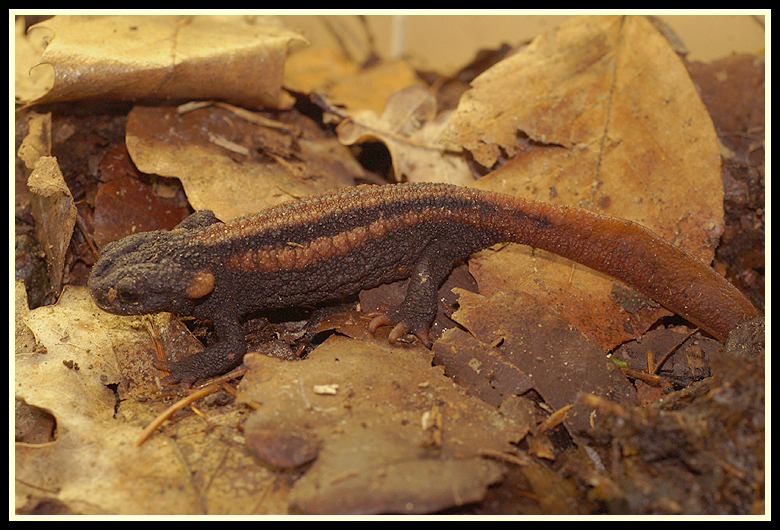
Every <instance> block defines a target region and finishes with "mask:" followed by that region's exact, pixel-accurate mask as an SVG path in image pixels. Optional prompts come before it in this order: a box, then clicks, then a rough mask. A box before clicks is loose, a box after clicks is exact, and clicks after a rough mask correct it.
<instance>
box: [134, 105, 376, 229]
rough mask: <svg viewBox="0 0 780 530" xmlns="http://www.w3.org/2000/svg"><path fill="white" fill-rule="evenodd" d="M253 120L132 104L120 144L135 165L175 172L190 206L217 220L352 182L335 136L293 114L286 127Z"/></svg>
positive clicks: (353, 167)
mask: <svg viewBox="0 0 780 530" xmlns="http://www.w3.org/2000/svg"><path fill="white" fill-rule="evenodd" d="M256 121H257V120H255V121H250V120H248V119H247V116H242V115H241V114H237V113H235V112H231V111H230V110H227V109H223V108H217V107H208V108H201V109H198V110H194V111H191V112H187V113H185V114H181V113H179V112H177V109H176V108H174V107H136V108H134V109H133V110H132V111H130V114H129V115H128V120H127V149H128V151H129V152H130V155H131V156H132V158H133V162H134V163H135V164H136V166H137V167H138V169H139V170H141V171H143V172H144V173H154V174H157V175H163V176H166V177H177V178H179V179H180V180H181V181H182V185H183V186H184V189H185V191H186V193H187V198H188V200H189V202H190V204H191V205H192V207H193V208H195V209H196V210H199V209H203V208H208V209H210V210H212V211H214V213H215V214H216V215H217V217H218V218H219V219H221V220H223V221H227V220H230V219H233V218H235V217H238V216H240V215H245V214H247V213H252V212H257V211H259V210H261V209H263V208H265V207H267V206H273V205H276V204H279V203H282V202H285V201H288V200H291V199H295V198H299V197H303V196H305V195H309V194H312V193H321V192H325V191H327V190H330V189H333V188H338V187H341V186H349V185H353V184H354V178H355V177H358V176H361V175H362V174H363V170H362V168H361V167H360V165H359V164H358V163H357V162H356V161H355V160H354V158H353V157H352V155H351V154H350V153H349V151H348V150H347V149H346V148H345V147H344V146H342V145H341V144H339V142H338V140H336V139H335V138H332V137H327V136H325V135H324V134H322V133H321V132H320V131H319V129H318V128H317V127H316V126H314V127H307V125H308V122H307V120H306V118H304V117H303V116H301V115H297V114H296V115H295V116H294V120H293V121H294V122H295V124H294V125H293V124H287V125H289V127H287V128H279V127H268V126H266V125H262V124H259V123H257V122H256ZM296 127H297V128H298V132H295V131H294V130H293V129H296ZM301 131H303V132H302V133H301V134H299V133H300V132H301Z"/></svg>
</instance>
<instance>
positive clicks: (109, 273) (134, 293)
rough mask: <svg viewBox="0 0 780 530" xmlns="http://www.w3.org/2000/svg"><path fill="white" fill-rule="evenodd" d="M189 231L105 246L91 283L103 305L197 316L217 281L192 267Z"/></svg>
mask: <svg viewBox="0 0 780 530" xmlns="http://www.w3.org/2000/svg"><path fill="white" fill-rule="evenodd" d="M187 232H189V231H178V230H177V231H172V232H166V231H154V232H143V233H139V234H133V235H130V236H127V237H125V238H123V239H121V240H119V241H115V242H113V243H110V244H109V245H106V246H105V247H104V248H103V251H102V253H101V256H100V259H99V260H98V262H97V263H96V264H95V266H94V267H93V268H92V274H91V275H90V277H89V281H88V283H87V286H88V288H89V292H90V294H91V295H92V298H93V299H94V300H95V303H96V304H97V305H98V307H100V308H101V309H103V310H104V311H107V312H109V313H113V314H116V315H142V314H147V313H159V312H161V311H169V312H172V313H178V314H192V310H193V308H194V307H195V305H196V303H197V302H198V299H199V298H202V297H204V296H206V295H208V294H209V293H210V292H211V290H212V289H213V286H214V278H213V276H211V274H210V273H209V272H208V271H203V270H197V269H195V268H193V267H192V260H191V259H189V258H188V256H189V257H190V258H191V257H192V256H190V254H192V250H191V249H190V247H189V246H188V244H187V243H188V241H189V240H190V238H191V235H190V234H189V233H187Z"/></svg>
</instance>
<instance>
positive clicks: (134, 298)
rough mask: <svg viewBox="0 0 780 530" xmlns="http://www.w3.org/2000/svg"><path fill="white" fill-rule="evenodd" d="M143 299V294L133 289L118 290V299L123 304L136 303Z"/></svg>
mask: <svg viewBox="0 0 780 530" xmlns="http://www.w3.org/2000/svg"><path fill="white" fill-rule="evenodd" d="M142 299H143V296H142V295H140V294H138V293H137V292H134V291H120V292H119V301H120V302H122V303H123V304H128V305H136V304H138V302H140V301H141V300H142Z"/></svg>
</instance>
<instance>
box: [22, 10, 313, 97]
mask: <svg viewBox="0 0 780 530" xmlns="http://www.w3.org/2000/svg"><path fill="white" fill-rule="evenodd" d="M43 28H46V29H48V30H50V31H51V32H52V36H51V42H50V44H49V46H48V47H47V48H46V50H45V51H44V53H43V56H42V57H41V64H49V65H51V66H52V67H53V69H54V86H53V87H52V89H51V90H50V91H49V92H47V93H46V94H44V95H42V96H41V97H39V98H38V99H35V100H34V101H32V102H30V103H33V104H40V103H50V102H54V101H75V100H86V99H95V98H99V99H119V100H134V99H144V98H154V99H166V98H170V99H220V100H225V101H230V102H232V103H235V104H237V105H243V106H246V107H250V108H259V107H273V108H278V107H280V106H283V105H286V104H287V103H289V101H288V99H289V97H285V96H286V94H284V93H283V92H282V90H281V83H282V77H283V74H284V60H285V57H286V54H287V45H288V43H289V42H290V41H293V40H304V39H303V37H301V36H300V35H298V34H297V33H295V32H293V31H291V30H288V29H286V28H284V27H282V26H281V25H280V24H279V23H278V22H277V21H276V19H274V18H273V17H257V18H244V17H215V16H208V17H197V16H195V17H189V16H187V17H182V16H57V17H54V18H52V19H49V20H46V21H45V22H42V23H40V24H37V25H36V26H33V27H32V28H30V29H31V31H33V30H41V29H43Z"/></svg>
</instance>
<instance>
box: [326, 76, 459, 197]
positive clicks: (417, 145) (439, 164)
mask: <svg viewBox="0 0 780 530" xmlns="http://www.w3.org/2000/svg"><path fill="white" fill-rule="evenodd" d="M344 114H345V115H347V116H348V117H347V118H346V119H345V120H344V121H342V122H341V123H340V124H339V126H338V127H337V128H336V132H337V133H338V136H339V140H340V141H341V142H342V143H343V144H345V145H352V144H355V143H359V142H365V141H376V140H378V141H381V142H382V143H384V144H385V145H386V146H387V149H388V151H389V152H390V156H391V157H392V160H393V172H394V175H395V178H396V180H398V181H407V182H448V183H451V184H460V185H467V184H471V183H472V182H474V178H473V177H472V176H471V171H470V170H469V167H468V165H467V164H466V161H465V160H464V159H463V157H462V156H461V154H460V153H453V152H450V151H447V150H446V149H445V148H444V146H443V144H442V143H441V142H440V141H439V137H440V135H441V133H442V130H443V129H444V128H445V127H446V125H447V120H448V119H449V117H450V113H449V112H446V113H443V114H441V115H439V116H436V98H435V97H434V95H433V94H432V93H431V92H430V90H428V89H426V88H423V87H420V86H417V85H412V86H409V87H406V88H403V89H401V90H399V91H398V92H396V93H394V94H393V95H391V96H390V98H389V99H388V100H387V105H385V110H384V112H383V113H382V116H381V117H379V116H377V115H376V113H375V112H374V111H372V110H359V111H354V112H349V111H347V112H345V113H344Z"/></svg>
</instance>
